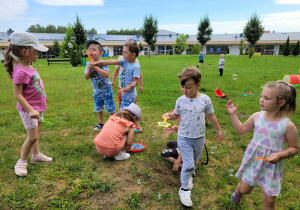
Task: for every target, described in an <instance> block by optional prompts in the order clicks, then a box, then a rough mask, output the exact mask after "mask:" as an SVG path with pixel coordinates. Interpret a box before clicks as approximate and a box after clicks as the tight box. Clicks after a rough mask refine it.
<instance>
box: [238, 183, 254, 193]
mask: <svg viewBox="0 0 300 210" xmlns="http://www.w3.org/2000/svg"><path fill="white" fill-rule="evenodd" d="M236 189H237V190H238V191H239V193H241V194H242V195H244V194H248V193H250V192H251V191H252V189H253V186H250V185H249V184H247V183H246V182H244V181H243V180H241V181H240V183H239V184H238V186H237V188H236Z"/></svg>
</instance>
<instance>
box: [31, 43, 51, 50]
mask: <svg viewBox="0 0 300 210" xmlns="http://www.w3.org/2000/svg"><path fill="white" fill-rule="evenodd" d="M31 47H33V48H34V49H36V50H38V51H40V52H47V51H48V50H49V48H48V47H45V46H44V45H41V44H40V45H33V46H31Z"/></svg>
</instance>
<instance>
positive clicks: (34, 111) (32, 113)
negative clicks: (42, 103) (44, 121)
mask: <svg viewBox="0 0 300 210" xmlns="http://www.w3.org/2000/svg"><path fill="white" fill-rule="evenodd" d="M28 114H29V117H30V118H39V117H40V113H39V112H38V111H36V110H34V109H33V110H32V111H30V112H28Z"/></svg>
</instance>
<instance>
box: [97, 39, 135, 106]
mask: <svg viewBox="0 0 300 210" xmlns="http://www.w3.org/2000/svg"><path fill="white" fill-rule="evenodd" d="M139 52H140V50H139V47H138V45H137V43H134V42H128V43H126V44H125V45H124V46H123V57H124V59H121V60H113V59H110V60H103V61H98V62H94V63H93V65H121V67H122V68H123V69H124V71H123V72H122V73H121V75H120V80H121V89H120V90H118V91H117V94H118V95H120V96H121V97H122V102H121V105H120V109H123V107H125V106H129V105H130V104H131V103H134V102H135V99H136V96H137V92H136V88H135V87H136V86H137V85H138V83H139V78H140V65H139V63H138V61H137V60H136V57H138V55H139Z"/></svg>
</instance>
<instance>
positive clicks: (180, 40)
mask: <svg viewBox="0 0 300 210" xmlns="http://www.w3.org/2000/svg"><path fill="white" fill-rule="evenodd" d="M188 38H189V35H188V34H186V35H184V34H180V35H179V36H177V37H176V44H174V45H172V47H173V49H175V51H176V52H178V53H180V54H182V53H183V51H185V50H186V49H187V48H188V44H187V43H186V42H187V40H188Z"/></svg>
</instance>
